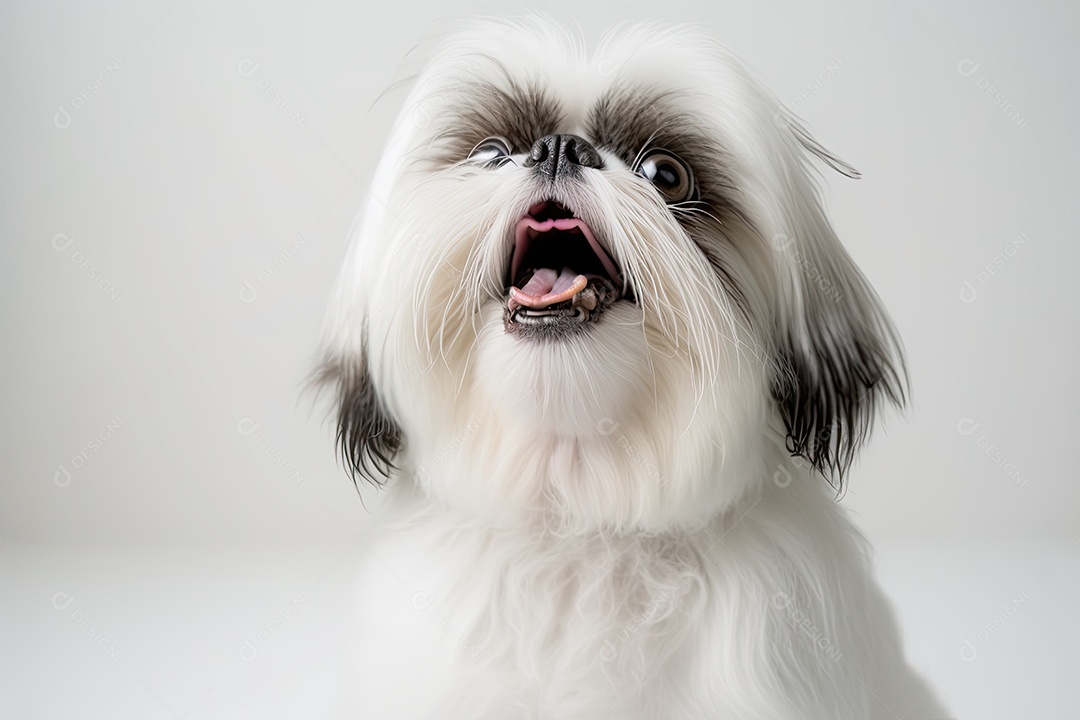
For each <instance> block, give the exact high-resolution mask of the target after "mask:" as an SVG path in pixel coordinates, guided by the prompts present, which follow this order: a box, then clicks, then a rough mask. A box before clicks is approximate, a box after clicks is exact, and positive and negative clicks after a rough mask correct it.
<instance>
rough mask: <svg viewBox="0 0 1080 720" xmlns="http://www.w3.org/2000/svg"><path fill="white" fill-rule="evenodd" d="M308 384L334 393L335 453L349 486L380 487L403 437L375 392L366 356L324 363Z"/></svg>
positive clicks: (387, 475)
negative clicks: (366, 484) (359, 482)
mask: <svg viewBox="0 0 1080 720" xmlns="http://www.w3.org/2000/svg"><path fill="white" fill-rule="evenodd" d="M312 384H314V385H316V386H318V387H326V386H330V387H331V388H333V389H334V390H335V392H336V403H337V444H338V452H339V453H340V454H341V459H342V462H344V464H345V466H346V469H347V470H348V473H349V475H350V476H351V477H352V480H353V483H354V484H355V483H356V482H357V477H362V478H364V479H365V480H367V481H368V482H370V483H371V484H373V485H375V486H382V485H384V484H385V483H386V481H387V479H388V477H389V475H390V472H391V471H392V470H393V469H394V467H395V466H394V460H395V458H396V457H397V454H398V452H399V451H400V450H401V446H402V441H403V438H402V434H401V428H400V427H399V426H398V424H397V423H396V422H395V421H394V419H393V418H392V417H390V414H389V413H388V412H387V410H386V407H385V406H384V404H383V402H382V400H381V399H380V398H379V396H378V394H377V393H376V392H375V386H374V385H373V383H372V382H371V375H370V373H369V371H368V366H367V353H366V352H365V353H363V357H361V358H360V361H359V362H356V361H355V360H354V361H353V362H351V363H346V362H345V361H342V360H340V359H337V358H334V359H330V360H326V361H324V362H323V364H322V366H321V367H320V368H319V370H318V371H316V373H315V376H314V377H313V378H312Z"/></svg>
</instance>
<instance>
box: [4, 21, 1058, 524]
mask: <svg viewBox="0 0 1080 720" xmlns="http://www.w3.org/2000/svg"><path fill="white" fill-rule="evenodd" d="M539 7H540V8H541V9H546V10H547V11H548V12H550V13H551V14H552V15H554V16H556V17H558V18H562V19H567V20H570V19H576V21H577V22H578V23H579V24H580V26H581V27H582V29H583V30H584V31H585V32H586V34H587V35H589V36H591V37H595V35H596V34H597V33H598V32H599V31H600V30H601V29H603V28H605V27H607V26H609V25H610V24H612V23H614V22H616V21H617V20H619V19H622V18H624V17H628V18H636V17H649V16H656V15H662V16H664V17H669V18H671V19H673V20H686V21H697V22H701V23H704V24H705V25H706V26H708V27H709V28H710V29H712V30H713V31H714V32H715V34H716V35H718V36H719V37H721V38H722V39H723V40H725V41H726V42H727V43H729V44H730V45H732V46H733V47H734V48H735V49H736V50H737V51H738V52H740V53H741V54H742V55H743V56H745V57H746V59H747V60H748V61H749V62H750V64H751V65H753V66H754V67H755V68H757V70H758V71H760V73H761V74H762V75H763V76H764V78H765V79H766V80H767V82H768V83H769V84H770V85H771V87H772V88H773V90H774V91H775V92H776V93H777V94H778V95H779V97H780V98H782V99H783V100H785V101H786V102H787V103H788V104H789V105H790V106H792V107H793V108H796V109H797V111H798V112H799V113H800V114H801V115H802V116H803V117H804V118H805V119H806V120H807V121H808V122H809V123H810V125H811V126H812V128H813V130H814V131H816V133H817V135H818V137H819V138H820V139H821V140H822V141H823V142H824V143H825V144H826V145H827V146H828V147H830V148H832V149H833V150H834V151H835V152H837V153H838V154H839V155H840V156H842V157H843V158H845V159H847V160H848V161H850V162H851V163H852V164H854V165H855V166H856V167H858V168H859V169H860V170H861V171H862V172H863V173H864V175H865V178H864V179H863V180H861V181H858V182H855V181H848V180H845V179H843V178H841V177H839V176H837V175H834V174H828V175H826V182H827V187H826V197H827V201H828V204H829V207H830V209H831V213H832V217H833V219H834V221H835V223H836V225H837V227H838V230H839V232H840V235H841V238H842V239H843V240H844V241H845V242H846V244H847V246H848V247H849V248H850V250H851V252H852V253H853V254H854V256H855V257H856V259H857V260H858V262H859V263H860V264H861V266H862V268H863V269H864V270H865V272H866V273H867V274H868V275H869V277H870V278H871V280H872V281H873V283H874V285H875V286H876V287H877V289H878V291H879V292H880V294H881V295H882V297H883V298H884V300H885V302H886V303H887V305H888V306H889V308H890V309H891V311H892V313H893V316H894V317H895V319H896V322H897V323H898V325H899V328H900V330H901V333H902V335H903V337H904V339H905V340H906V343H907V347H908V351H909V355H910V368H911V375H912V380H913V388H914V403H913V406H912V408H911V410H910V411H909V412H908V413H907V415H906V416H903V417H893V418H892V419H891V420H890V422H889V423H888V425H887V430H886V432H884V433H881V434H879V435H878V436H877V437H876V441H875V442H874V443H873V444H872V446H871V449H870V450H869V452H867V453H866V454H865V455H864V456H863V460H862V462H861V464H860V466H859V467H857V468H856V470H855V471H854V472H853V473H852V479H851V483H850V488H851V489H850V492H849V493H848V495H847V497H846V499H845V502H846V503H847V505H848V506H849V507H851V508H852V509H853V510H855V511H857V512H858V513H859V515H860V516H861V520H860V522H861V524H862V526H863V527H864V528H865V530H866V531H867V532H868V533H869V535H870V536H871V537H872V538H873V537H883V536H896V535H899V536H918V537H927V536H939V535H947V536H963V537H970V536H975V535H981V534H990V535H994V536H1000V535H1003V534H1004V535H1014V534H1015V535H1024V534H1045V535H1052V536H1055V537H1059V538H1061V539H1063V540H1065V541H1071V540H1072V539H1073V538H1075V533H1077V532H1080V483H1077V482H1076V476H1077V473H1076V465H1075V462H1074V455H1075V447H1076V440H1075V436H1076V431H1077V419H1076V418H1077V411H1076V408H1077V400H1078V397H1077V387H1078V383H1077V373H1076V366H1077V353H1076V348H1077V343H1076V335H1077V330H1078V323H1077V321H1076V312H1077V310H1078V309H1080V308H1078V303H1077V300H1078V297H1080V292H1078V283H1077V280H1076V275H1077V273H1078V272H1080V262H1078V260H1080V242H1078V241H1080V238H1078V237H1077V227H1078V223H1077V216H1078V211H1077V200H1078V199H1080V187H1078V186H1077V183H1078V180H1080V163H1078V162H1077V159H1078V145H1077V128H1078V127H1080V123H1078V120H1080V118H1078V107H1080V103H1078V97H1077V92H1076V87H1077V85H1078V84H1077V77H1076V75H1077V72H1076V70H1077V67H1078V60H1080V55H1078V53H1077V51H1076V49H1075V47H1076V46H1075V42H1074V41H1075V37H1076V36H1077V30H1078V29H1080V26H1078V15H1080V13H1078V12H1077V8H1076V6H1069V5H1066V4H1056V5H1051V4H1036V5H1030V4H1024V5H1023V7H1021V4H1020V3H1016V4H1015V5H1006V4H1001V3H993V4H987V3H975V2H969V3H955V4H952V5H950V6H947V7H939V6H938V5H936V4H934V5H932V4H929V3H925V2H920V1H918V0H896V1H895V2H874V3H865V2H835V1H834V2H829V3H825V4H822V3H801V2H790V3H779V4H778V3H769V4H760V3H749V2H713V1H712V0H710V1H708V2H704V1H702V2H680V1H676V2H666V3H664V4H663V6H662V7H661V6H657V5H656V4H655V3H645V2H628V3H623V4H621V5H620V6H619V7H620V9H619V10H618V11H617V12H616V11H615V10H614V9H613V8H614V7H615V5H611V4H606V3H604V4H596V5H590V4H587V3H582V2H579V1H575V2H551V3H545V4H543V5H542V6H539ZM520 9H521V8H518V7H514V8H507V7H506V6H504V5H495V4H484V3H471V4H470V3H459V4H456V5H453V6H450V5H446V4H443V3H437V2H393V3H380V4H378V5H373V4H366V5H365V4H360V3H327V2H310V3H296V4H277V3H275V4H272V5H267V4H266V3H256V2H250V3H233V4H230V5H229V6H228V7H220V6H219V4H217V3H206V2H201V1H199V0H181V1H180V2H175V3H174V2H150V3H136V2H114V3H109V4H107V5H99V4H96V3H95V4H93V5H92V6H91V5H90V4H84V3H69V4H67V5H66V6H61V7H53V6H50V7H46V6H44V5H39V4H34V5H30V4H24V6H23V7H21V8H12V7H10V6H9V7H7V8H6V9H5V10H4V11H3V14H4V17H3V21H2V22H0V26H2V27H3V30H2V31H0V32H2V42H0V53H2V58H3V67H4V73H3V75H2V76H0V84H2V86H3V92H2V93H0V97H4V98H6V99H7V102H6V103H5V109H4V111H3V114H2V117H3V132H2V135H0V221H2V223H3V238H4V248H5V251H6V254H5V262H4V263H3V265H2V269H0V273H2V278H3V279H2V282H0V293H3V310H2V313H3V314H2V318H3V319H2V323H3V325H2V336H3V343H4V347H5V351H4V373H3V380H2V382H3V391H4V392H3V396H4V402H3V413H4V415H3V416H4V423H5V428H4V432H3V434H2V435H0V438H2V440H0V442H3V452H2V454H0V457H2V462H3V474H4V484H3V489H2V491H0V492H2V496H0V498H2V501H0V532H4V531H7V532H8V534H7V535H6V541H8V542H13V541H15V542H26V541H54V540H57V541H80V542H81V541H87V540H133V539H145V540H161V541H170V540H188V539H220V540H250V539H259V538H277V539H283V540H287V539H315V540H322V539H334V538H343V537H345V536H346V534H347V533H349V532H350V531H351V529H355V527H357V526H362V525H363V524H364V523H365V522H367V519H366V515H365V513H364V511H363V510H362V508H361V506H360V504H359V503H358V502H357V501H356V498H355V493H354V491H353V489H352V486H351V485H350V484H349V482H348V481H347V480H346V479H345V477H344V476H343V475H342V473H341V471H340V470H339V469H338V468H337V467H336V466H335V462H334V457H333V448H332V444H331V436H330V428H329V426H327V425H326V424H325V423H324V422H323V421H324V417H323V414H322V413H321V411H320V412H317V413H315V414H313V415H312V414H309V409H310V404H309V403H307V402H305V401H303V400H299V398H300V392H299V391H300V383H301V381H302V380H303V378H304V375H305V373H306V372H307V371H308V370H309V368H310V366H311V360H312V352H313V348H314V346H315V343H316V337H317V332H318V328H319V324H320V319H321V314H322V309H323V306H324V302H325V299H326V295H327V289H328V286H329V284H330V283H331V281H332V280H333V278H334V276H335V272H336V270H337V267H338V264H339V262H340V261H341V258H342V254H343V251H344V243H345V237H346V233H347V230H348V227H349V224H350V222H351V221H352V219H353V217H354V215H355V213H356V211H357V209H358V208H359V207H360V205H361V203H362V201H363V198H364V194H365V191H366V189H367V185H368V181H369V178H370V176H371V173H372V170H373V167H374V163H375V162H376V159H377V154H378V152H379V148H380V146H381V145H382V143H383V140H384V138H385V136H386V133H387V131H388V128H389V125H390V123H391V121H392V119H393V116H394V114H395V113H396V111H397V109H398V107H399V105H400V103H401V101H402V99H403V97H404V91H403V90H401V89H389V88H391V86H392V84H393V83H394V81H395V80H399V79H401V78H402V77H403V75H404V73H405V72H407V70H408V68H409V66H408V64H406V65H402V63H401V61H402V58H403V57H404V56H405V55H406V53H407V52H408V51H409V49H410V48H411V47H413V46H414V45H415V44H416V43H417V42H418V40H419V39H420V38H422V37H423V36H424V35H427V34H431V33H433V32H436V31H438V30H440V29H442V28H443V27H444V25H445V20H446V19H447V18H451V17H458V16H462V15H468V14H471V13H478V12H489V13H490V12H497V13H501V14H505V13H507V12H512V11H515V10H520ZM403 68H404V69H403ZM388 89H389V91H388ZM383 93H385V95H383V96H382V97H380V95H382V94H383ZM271 446H272V447H271Z"/></svg>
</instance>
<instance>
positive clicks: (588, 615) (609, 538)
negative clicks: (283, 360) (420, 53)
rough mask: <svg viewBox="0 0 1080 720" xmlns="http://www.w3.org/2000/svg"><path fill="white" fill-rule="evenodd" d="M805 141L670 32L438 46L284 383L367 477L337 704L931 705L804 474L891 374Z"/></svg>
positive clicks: (760, 710)
mask: <svg viewBox="0 0 1080 720" xmlns="http://www.w3.org/2000/svg"><path fill="white" fill-rule="evenodd" d="M821 164H824V165H825V166H828V167H831V168H833V169H835V170H838V171H840V172H841V173H844V174H846V175H849V176H853V177H855V176H857V173H856V171H855V170H853V169H852V168H851V167H850V166H848V165H847V164H845V163H844V162H842V161H841V160H839V159H838V158H837V157H835V156H834V155H832V154H830V153H829V152H828V151H826V149H824V148H823V147H822V146H821V145H820V144H818V143H817V142H816V141H815V140H814V139H813V138H812V137H811V136H810V134H809V133H808V132H807V130H806V129H805V128H804V126H803V125H802V124H800V122H799V121H798V120H797V119H796V118H794V117H793V116H792V115H791V114H790V113H789V112H788V111H787V110H785V109H784V108H783V106H782V105H781V104H780V103H779V102H777V100H776V99H775V98H774V97H773V96H771V95H770V94H769V93H768V92H767V91H766V90H765V89H763V86H762V84H761V83H760V82H759V81H758V80H756V79H755V77H754V75H753V74H752V73H751V72H750V71H749V70H748V69H747V68H746V67H745V66H744V65H743V64H742V63H741V62H740V61H739V60H738V59H737V58H736V57H735V56H734V55H733V54H732V53H731V52H730V51H729V50H727V49H726V48H725V47H724V46H722V45H721V44H719V43H717V42H715V41H714V40H712V39H710V38H709V37H708V36H707V35H706V34H703V33H702V32H700V31H698V30H696V29H693V28H688V27H668V26H663V25H659V24H650V23H645V24H633V25H622V26H619V27H617V28H616V29H614V30H612V31H611V32H610V33H609V34H607V35H606V36H605V37H604V38H603V39H602V40H601V42H600V43H599V46H598V47H597V48H596V49H595V50H594V51H593V52H592V53H587V52H586V51H585V49H584V48H583V43H582V42H581V41H580V40H579V39H577V38H576V37H575V36H573V35H571V34H569V33H568V32H566V31H564V30H562V29H560V28H559V27H558V26H557V25H556V24H554V23H552V22H549V21H547V20H543V19H537V18H532V17H529V18H524V19H517V20H479V21H473V22H470V23H468V24H466V25H465V26H463V27H462V28H460V29H459V30H458V31H456V32H453V33H451V34H448V35H447V36H446V37H444V38H443V39H442V40H441V42H440V44H439V45H438V47H437V48H436V50H435V51H434V53H433V55H432V59H431V60H430V61H429V62H428V64H427V65H426V67H425V68H424V70H423V71H422V72H421V73H420V74H419V75H418V77H417V78H416V79H415V83H414V85H413V88H412V90H411V94H410V95H409V96H408V99H407V100H406V102H405V104H404V109H403V110H402V113H401V115H400V117H399V118H398V121H397V122H396V124H395V126H394V128H393V130H392V133H391V135H390V138H389V141H388V144H387V145H386V148H385V152H384V154H383V156H382V160H381V162H380V164H379V166H378V169H377V171H376V176H375V179H374V182H373V185H372V189H371V193H370V198H369V200H368V202H367V205H366V208H365V209H364V211H363V212H362V213H361V216H360V219H359V220H358V222H357V224H356V225H355V226H354V229H353V231H352V241H351V245H350V249H349V251H348V254H347V256H346V259H345V262H344V266H343V269H342V271H341V274H340V278H339V280H338V282H337V285H336V286H335V288H334V290H333V291H332V296H331V300H330V305H329V310H328V314H327V320H326V326H325V329H324V338H323V341H322V345H321V350H320V357H319V363H318V370H317V371H316V373H315V378H314V379H315V382H316V383H317V385H318V386H320V387H323V388H328V389H329V391H330V393H331V394H332V396H333V398H334V402H335V410H336V413H335V415H336V418H337V438H338V441H339V445H340V451H341V454H342V456H343V459H344V462H345V463H346V465H347V467H348V468H349V470H350V471H351V473H352V476H353V480H354V482H359V480H360V479H364V480H366V481H370V482H371V483H373V484H375V485H377V486H380V487H382V488H383V489H384V490H385V492H384V493H382V495H381V499H382V503H383V505H382V511H381V514H380V516H379V519H378V522H377V523H376V526H375V527H374V528H373V529H372V530H371V531H370V533H371V537H372V538H373V539H372V541H371V543H370V547H369V548H368V549H367V553H366V558H367V561H366V562H365V564H364V566H363V567H362V569H361V571H360V574H359V578H358V594H357V599H356V601H355V617H354V620H355V623H354V624H355V626H354V627H351V628H350V629H349V639H348V642H349V646H350V647H351V648H352V650H353V651H354V657H352V658H351V660H350V665H349V668H348V670H347V672H346V675H345V680H344V682H345V684H346V686H347V687H348V688H349V691H350V694H351V700H350V702H351V703H352V706H351V707H352V709H351V710H348V711H347V714H348V716H350V717H364V718H380V719H382V718H395V719H397V718H401V719H413V718H439V719H441V720H445V719H448V718H451V719H459V718H460V719H465V718H468V719H470V720H495V719H498V720H526V719H535V718H543V719H544V720H586V719H588V720H597V719H606V718H611V719H615V718H618V719H619V720H646V719H648V720H660V719H663V720H677V719H678V720H691V719H692V720H705V719H716V720H736V719H738V720H751V719H758V718H760V719H762V720H764V719H766V718H767V719H770V720H788V719H791V720H794V719H796V718H798V719H799V720H805V719H806V718H821V719H823V720H824V719H828V720H849V719H850V720H855V719H858V720H867V719H868V718H871V719H881V720H895V718H901V717H902V718H905V720H917V719H919V718H922V719H924V720H926V719H929V718H942V717H944V716H945V713H944V711H943V709H942V708H941V706H940V704H939V701H938V700H937V699H936V698H935V697H934V695H933V693H932V691H931V689H930V688H929V686H928V685H927V684H926V683H925V682H924V681H923V680H922V679H921V678H920V677H919V676H918V675H917V674H916V673H915V672H914V671H913V670H912V669H911V668H910V666H909V665H908V663H907V662H906V660H905V658H904V654H903V650H902V643H901V638H900V635H899V631H898V628H897V623H896V621H895V619H894V616H893V613H892V611H891V609H890V607H889V604H888V601H887V600H886V598H885V597H884V596H883V594H882V592H881V591H880V589H879V588H878V586H877V585H876V584H875V582H874V580H873V577H872V572H871V569H870V560H869V552H868V548H867V547H866V544H865V542H864V541H863V539H862V538H861V536H860V535H859V533H858V532H857V531H856V529H855V528H854V527H853V526H852V524H851V523H850V521H849V520H848V519H847V518H846V516H845V514H844V512H843V511H842V509H841V508H840V507H839V506H838V504H837V502H836V501H837V492H838V490H839V488H840V487H841V483H842V482H843V481H844V479H845V473H846V471H847V470H848V468H849V466H850V464H851V462H852V459H853V458H854V456H855V455H856V453H857V451H858V450H859V448H860V446H861V445H862V444H863V442H864V441H865V440H866V439H867V436H868V435H869V433H870V431H871V429H872V426H873V425H874V424H875V421H876V418H877V416H878V415H879V414H880V412H881V411H882V410H883V409H884V408H886V407H888V406H893V405H895V406H902V405H903V404H904V402H905V400H906V397H907V395H908V392H909V389H908V381H907V379H906V374H905V371H904V365H903V355H902V346H901V342H900V339H899V338H898V336H897V332H896V330H895V329H894V327H893V325H892V324H891V322H890V320H889V319H888V317H887V315H886V313H885V310H884V309H883V307H882V304H881V302H880V300H879V299H878V297H877V296H876V295H875V293H874V291H873V290H872V288H871V287H870V285H869V284H868V282H867V280H866V278H865V277H864V276H863V275H862V274H861V273H860V271H859V270H858V269H857V268H856V266H855V264H854V263H853V261H852V259H851V258H850V257H849V255H848V254H847V253H846V251H845V250H844V249H843V247H842V246H841V244H840V242H839V241H838V239H837V237H836V235H835V233H834V231H833V229H832V227H831V226H830V223H829V221H828V220H827V218H826V216H825V214H824V212H823V209H822V205H821V201H820V197H819V190H818V189H817V186H816V184H815V180H814V172H815V170H816V169H817V167H819V166H820V165H821ZM358 487H359V485H358Z"/></svg>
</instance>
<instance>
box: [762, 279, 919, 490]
mask: <svg viewBox="0 0 1080 720" xmlns="http://www.w3.org/2000/svg"><path fill="white" fill-rule="evenodd" d="M874 299H875V301H876V298H874ZM836 322H837V319H836V318H833V319H832V320H831V321H828V322H820V321H819V322H811V323H809V327H808V331H809V333H810V337H809V338H807V340H808V343H800V342H795V341H794V339H793V338H791V337H788V338H787V341H786V342H783V343H782V344H781V345H782V349H781V350H780V355H779V358H778V368H777V380H776V383H775V384H774V386H773V397H774V398H775V399H776V401H777V403H778V404H779V407H780V414H781V417H782V418H783V420H784V426H785V429H786V431H787V449H788V451H789V452H790V453H791V454H792V455H795V456H799V457H802V458H804V459H805V460H807V461H808V462H809V463H810V464H811V465H812V466H813V467H815V468H816V469H817V470H818V471H819V472H821V473H822V475H824V476H825V477H826V478H828V479H829V481H830V482H831V483H832V484H833V485H834V486H835V487H836V488H837V489H838V490H839V489H840V487H841V486H842V484H843V479H844V472H845V471H846V470H847V468H848V467H849V466H850V465H851V462H852V460H853V459H854V457H855V454H856V452H857V451H858V449H859V447H860V446H861V445H862V443H863V442H864V441H865V440H866V439H867V437H868V436H869V434H870V431H871V430H872V428H873V425H874V420H875V418H876V417H877V414H878V412H879V411H880V410H881V406H882V404H883V403H884V402H885V401H891V402H892V403H893V404H895V405H897V406H903V404H904V402H905V397H906V393H905V389H906V380H905V379H904V374H903V373H904V370H903V359H902V357H901V356H900V355H899V345H898V344H897V341H896V337H895V333H894V331H893V330H892V328H891V326H889V327H886V328H881V327H877V328H870V327H867V326H865V325H862V324H860V323H858V322H857V321H856V322H852V321H851V319H840V320H839V322H840V325H839V327H840V328H842V330H841V332H839V333H834V332H831V331H830V328H831V327H832V325H831V324H832V323H836ZM885 322H888V321H887V320H885ZM882 329H884V330H886V331H887V334H886V335H885V336H884V337H881V336H879V335H878V334H877V331H880V330H882Z"/></svg>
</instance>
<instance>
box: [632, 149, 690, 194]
mask: <svg viewBox="0 0 1080 720" xmlns="http://www.w3.org/2000/svg"><path fill="white" fill-rule="evenodd" d="M637 171H638V172H639V173H641V175H642V176H644V178H645V179H646V180H648V181H649V182H651V183H652V184H653V185H655V186H656V189H657V190H659V191H660V194H661V195H663V196H664V201H665V202H667V203H668V204H669V205H671V204H674V203H680V202H685V201H686V200H692V199H694V197H695V196H696V195H697V185H696V183H695V182H694V173H693V171H692V170H691V169H690V166H689V165H687V164H686V163H685V162H683V159H682V158H680V157H679V156H678V155H676V154H675V153H670V152H668V151H667V150H650V151H649V152H648V153H647V154H646V155H645V157H644V158H642V160H641V164H640V165H638V168H637Z"/></svg>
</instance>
